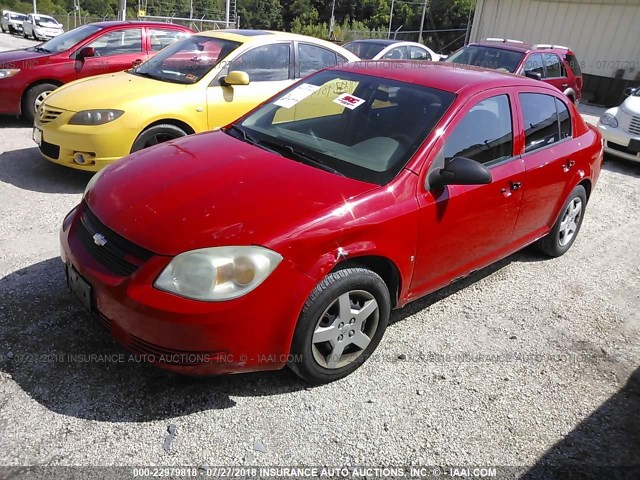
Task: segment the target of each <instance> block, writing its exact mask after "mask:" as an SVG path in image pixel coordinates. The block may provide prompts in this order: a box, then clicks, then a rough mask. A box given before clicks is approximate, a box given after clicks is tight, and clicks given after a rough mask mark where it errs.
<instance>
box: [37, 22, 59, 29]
mask: <svg viewBox="0 0 640 480" xmlns="http://www.w3.org/2000/svg"><path fill="white" fill-rule="evenodd" d="M37 27H42V28H55V29H57V30H59V29H61V28H62V25H60V24H59V23H54V22H40V23H39V24H37V25H36V28H37Z"/></svg>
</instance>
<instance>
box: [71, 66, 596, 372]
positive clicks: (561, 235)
mask: <svg viewBox="0 0 640 480" xmlns="http://www.w3.org/2000/svg"><path fill="white" fill-rule="evenodd" d="M602 152H603V148H602V139H601V137H600V134H599V133H598V132H597V131H596V130H594V129H593V128H592V127H589V126H588V125H586V124H585V123H584V122H583V121H582V119H581V117H580V115H579V114H578V112H577V111H576V109H575V108H574V106H573V105H572V104H571V102H570V101H569V100H568V99H567V97H566V96H564V95H562V93H561V92H560V91H558V90H557V89H555V88H554V87H552V86H548V85H546V84H543V83H541V82H538V81H535V80H531V79H528V78H525V77H521V76H515V75H509V74H504V73H498V72H495V71H490V70H482V69H475V68H473V67H472V68H465V69H461V68H459V67H456V66H453V65H451V66H443V65H442V64H426V65H425V64H424V63H419V64H414V63H411V62H405V63H403V62H394V64H393V65H390V64H389V63H388V62H386V63H385V62H382V63H376V62H372V63H356V64H350V65H347V66H340V67H336V68H332V69H329V70H324V71H321V72H320V73H317V74H315V75H312V76H310V77H307V78H305V79H304V80H302V81H301V82H299V83H297V84H296V85H294V86H293V87H291V88H289V89H287V90H285V91H284V92H282V93H280V94H278V95H277V96H275V97H273V98H272V99H271V100H270V101H268V102H266V103H265V104H263V105H261V106H260V107H258V108H256V109H254V110H253V111H252V112H250V113H249V114H247V115H246V116H244V117H243V118H241V119H240V120H238V121H237V122H235V123H233V124H231V125H229V126H227V127H225V128H223V129H221V130H220V131H216V132H211V133H204V134H200V135H194V136H189V137H184V138H181V139H179V140H176V141H171V142H168V143H166V144H163V145H161V146H157V147H153V148H150V149H147V150H143V151H141V152H139V153H135V154H133V155H131V156H129V157H126V158H124V159H123V160H121V161H119V162H116V163H114V164H113V165H110V166H109V167H107V168H105V169H104V170H102V171H101V172H100V173H98V174H96V175H95V176H94V177H93V178H92V180H91V181H90V182H89V185H88V186H87V189H86V191H85V194H84V199H83V201H82V203H81V204H80V205H78V206H77V207H76V208H75V209H74V210H73V211H71V212H70V213H69V214H68V216H67V217H66V219H65V220H64V223H63V226H62V232H61V242H62V260H63V261H64V264H65V266H66V272H67V278H68V282H69V286H70V288H71V290H72V291H73V292H75V294H76V295H77V296H78V298H79V299H80V300H81V302H82V303H83V305H84V306H85V307H86V308H87V310H89V311H91V312H92V313H93V314H94V315H95V316H96V317H97V318H98V319H100V321H101V322H102V323H103V324H104V325H105V326H107V328H108V329H109V330H110V331H111V333H112V335H113V336H114V337H115V338H116V339H117V340H118V341H119V342H121V343H122V344H123V345H124V346H125V347H126V348H127V349H129V350H130V351H132V352H134V353H136V354H139V355H143V356H144V357H143V358H145V359H147V360H148V361H150V362H152V363H154V364H156V365H159V366H161V367H164V368H167V369H170V370H173V371H178V372H183V373H192V374H215V373H232V372H246V371H256V370H273V369H279V368H282V367H284V366H285V365H289V366H290V367H291V368H292V369H293V370H294V371H295V372H296V373H298V374H299V375H300V376H301V377H303V378H304V379H306V380H307V381H309V382H313V383H322V382H328V381H332V380H336V379H339V378H341V377H344V376H346V375H348V374H349V373H351V372H353V371H354V370H355V369H356V368H358V367H359V366H360V365H361V364H362V363H363V362H364V361H365V360H366V359H367V358H368V357H369V356H370V355H371V354H372V353H373V351H374V350H375V348H376V346H377V345H378V343H379V342H380V340H381V338H382V335H383V334H384V331H385V328H386V326H387V322H388V319H389V311H390V310H391V309H393V308H400V307H402V306H403V305H405V304H406V303H408V302H410V301H412V300H415V299H417V298H419V297H422V296H423V295H425V294H427V293H429V292H433V291H434V290H436V289H439V288H441V287H443V286H445V285H447V284H449V283H451V282H452V281H454V280H456V279H459V278H461V277H464V276H465V275H468V274H469V273H470V272H473V271H474V270H478V269H480V268H482V267H485V266H487V265H489V264H490V263H492V262H495V261H496V260H499V259H501V258H503V257H505V256H507V255H509V254H511V253H513V252H515V251H517V250H519V249H521V248H523V247H525V246H526V245H529V244H535V245H536V246H537V247H538V248H539V250H541V251H542V252H544V253H545V254H547V255H550V256H554V257H555V256H559V255H562V254H563V253H565V252H566V251H567V250H568V249H569V248H570V247H571V245H572V244H573V242H574V241H575V239H576V237H577V235H578V232H579V231H580V225H581V223H582V220H583V218H584V212H585V208H586V206H587V202H588V200H589V196H590V194H591V192H592V190H593V187H594V186H595V183H596V180H597V179H598V174H599V172H600V166H601V162H602Z"/></svg>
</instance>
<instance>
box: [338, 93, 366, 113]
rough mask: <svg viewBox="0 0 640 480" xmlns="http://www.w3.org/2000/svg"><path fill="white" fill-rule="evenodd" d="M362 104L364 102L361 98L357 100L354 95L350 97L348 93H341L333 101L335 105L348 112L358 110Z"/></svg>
mask: <svg viewBox="0 0 640 480" xmlns="http://www.w3.org/2000/svg"><path fill="white" fill-rule="evenodd" d="M364 102H365V101H364V100H363V99H362V98H358V97H356V96H355V95H351V94H350V93H343V94H342V95H340V96H339V97H338V98H336V99H335V100H334V101H333V103H337V104H338V105H342V106H343V107H347V108H348V109H349V110H353V109H355V108H358V107H359V106H360V105H362V104H363V103H364Z"/></svg>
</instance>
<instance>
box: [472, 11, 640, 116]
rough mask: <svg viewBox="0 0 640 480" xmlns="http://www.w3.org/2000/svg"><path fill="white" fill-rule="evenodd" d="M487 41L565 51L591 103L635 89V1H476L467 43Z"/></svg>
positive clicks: (639, 74)
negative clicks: (576, 66) (560, 47)
mask: <svg viewBox="0 0 640 480" xmlns="http://www.w3.org/2000/svg"><path fill="white" fill-rule="evenodd" d="M487 37H501V38H510V39H517V40H523V41H525V42H528V43H550V44H555V45H566V46H568V47H570V48H571V49H572V50H573V51H574V53H575V54H576V57H577V58H578V61H579V62H580V65H581V67H582V73H583V74H584V81H585V85H584V89H583V98H584V99H585V100H590V101H593V102H594V103H600V104H604V105H614V104H618V103H619V101H620V100H621V99H622V91H623V90H624V89H625V88H626V87H628V86H634V87H636V86H640V0H477V3H476V10H475V15H474V19H473V25H472V28H471V36H470V40H471V41H472V42H475V41H479V40H481V39H483V38H487Z"/></svg>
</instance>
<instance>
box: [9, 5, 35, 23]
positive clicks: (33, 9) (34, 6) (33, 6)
mask: <svg viewBox="0 0 640 480" xmlns="http://www.w3.org/2000/svg"><path fill="white" fill-rule="evenodd" d="M33 13H38V7H37V6H36V0H33ZM12 28H13V27H12Z"/></svg>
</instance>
